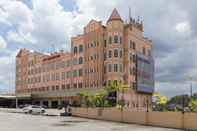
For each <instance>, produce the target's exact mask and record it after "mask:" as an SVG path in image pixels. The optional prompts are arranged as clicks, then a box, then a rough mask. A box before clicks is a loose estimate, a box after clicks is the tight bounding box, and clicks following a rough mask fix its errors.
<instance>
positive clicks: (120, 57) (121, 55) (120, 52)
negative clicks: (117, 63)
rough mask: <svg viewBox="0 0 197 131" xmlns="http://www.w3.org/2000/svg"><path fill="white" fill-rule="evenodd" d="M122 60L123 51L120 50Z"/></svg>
mask: <svg viewBox="0 0 197 131" xmlns="http://www.w3.org/2000/svg"><path fill="white" fill-rule="evenodd" d="M120 58H122V50H120Z"/></svg>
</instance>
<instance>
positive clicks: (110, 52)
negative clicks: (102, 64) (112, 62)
mask: <svg viewBox="0 0 197 131" xmlns="http://www.w3.org/2000/svg"><path fill="white" fill-rule="evenodd" d="M108 56H109V58H111V57H112V51H111V50H110V51H109V54H108Z"/></svg>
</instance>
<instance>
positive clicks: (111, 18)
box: [107, 8, 123, 22]
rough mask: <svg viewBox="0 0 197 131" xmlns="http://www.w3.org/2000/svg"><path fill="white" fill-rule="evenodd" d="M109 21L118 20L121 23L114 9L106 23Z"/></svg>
mask: <svg viewBox="0 0 197 131" xmlns="http://www.w3.org/2000/svg"><path fill="white" fill-rule="evenodd" d="M111 20H120V21H123V20H122V18H121V17H120V15H119V13H118V11H117V9H116V8H114V9H113V11H112V13H111V15H110V17H109V19H108V21H107V22H109V21H111Z"/></svg>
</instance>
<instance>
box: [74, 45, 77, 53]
mask: <svg viewBox="0 0 197 131" xmlns="http://www.w3.org/2000/svg"><path fill="white" fill-rule="evenodd" d="M76 53H77V47H76V46H75V47H74V54H76Z"/></svg>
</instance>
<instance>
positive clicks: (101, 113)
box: [72, 108, 197, 130]
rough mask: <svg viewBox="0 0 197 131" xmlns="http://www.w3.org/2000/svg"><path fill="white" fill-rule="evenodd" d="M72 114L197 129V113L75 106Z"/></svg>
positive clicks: (116, 120)
mask: <svg viewBox="0 0 197 131" xmlns="http://www.w3.org/2000/svg"><path fill="white" fill-rule="evenodd" d="M72 114H73V115H74V116H79V117H85V118H91V119H99V120H109V121H115V122H126V123H135V124H143V125H151V126H160V127H168V128H178V129H192V130H197V113H182V112H143V111H131V110H129V109H123V110H120V109H117V108H73V109H72Z"/></svg>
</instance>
